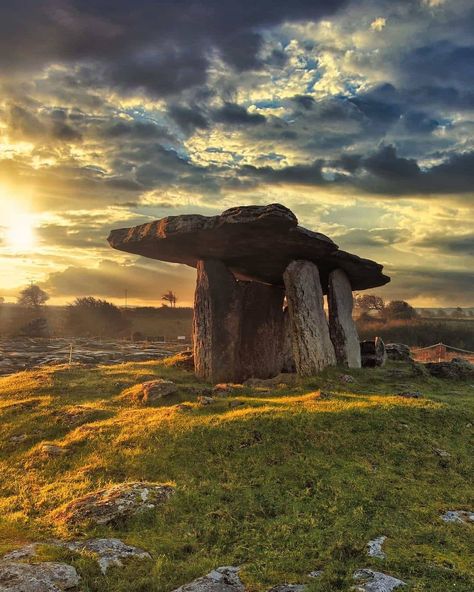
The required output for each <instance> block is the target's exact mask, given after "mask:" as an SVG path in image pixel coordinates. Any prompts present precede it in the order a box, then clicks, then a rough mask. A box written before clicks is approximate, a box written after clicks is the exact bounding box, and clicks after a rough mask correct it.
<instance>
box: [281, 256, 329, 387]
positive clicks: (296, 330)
mask: <svg viewBox="0 0 474 592" xmlns="http://www.w3.org/2000/svg"><path fill="white" fill-rule="evenodd" d="M283 280H284V282H285V288H286V298H287V301H288V310H289V314H290V323H291V337H292V343H293V354H294V358H295V365H296V371H297V372H298V374H300V375H301V376H312V375H314V374H317V373H318V372H319V371H320V370H322V369H323V368H325V367H326V366H333V365H335V364H336V355H335V352H334V347H333V345H332V342H331V338H330V336H329V327H328V323H327V319H326V315H325V313H324V304H323V303H324V301H323V291H322V288H321V281H320V278H319V270H318V268H317V266H316V265H315V264H314V263H311V262H310V261H292V262H291V263H290V264H289V265H288V267H287V268H286V270H285V272H284V274H283Z"/></svg>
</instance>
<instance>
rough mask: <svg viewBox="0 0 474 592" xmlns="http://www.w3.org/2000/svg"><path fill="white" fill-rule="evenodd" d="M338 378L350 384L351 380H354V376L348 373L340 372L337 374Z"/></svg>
mask: <svg viewBox="0 0 474 592" xmlns="http://www.w3.org/2000/svg"><path fill="white" fill-rule="evenodd" d="M339 380H340V382H342V383H344V384H352V383H353V382H355V378H354V377H353V376H351V375H350V374H341V375H340V376H339Z"/></svg>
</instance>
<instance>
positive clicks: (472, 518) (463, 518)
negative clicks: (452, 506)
mask: <svg viewBox="0 0 474 592" xmlns="http://www.w3.org/2000/svg"><path fill="white" fill-rule="evenodd" d="M441 520H444V522H457V523H461V524H473V523H474V512H470V511H468V510H448V511H447V512H445V513H444V514H443V515H442V516H441Z"/></svg>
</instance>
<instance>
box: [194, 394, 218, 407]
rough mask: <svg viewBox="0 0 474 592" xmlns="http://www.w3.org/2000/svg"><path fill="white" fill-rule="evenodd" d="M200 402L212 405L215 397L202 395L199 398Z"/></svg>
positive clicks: (203, 404)
mask: <svg viewBox="0 0 474 592" xmlns="http://www.w3.org/2000/svg"><path fill="white" fill-rule="evenodd" d="M197 400H198V403H199V404H200V405H202V406H205V405H212V404H213V403H214V402H215V399H214V398H213V397H206V396H205V395H201V396H199V397H198V398H197Z"/></svg>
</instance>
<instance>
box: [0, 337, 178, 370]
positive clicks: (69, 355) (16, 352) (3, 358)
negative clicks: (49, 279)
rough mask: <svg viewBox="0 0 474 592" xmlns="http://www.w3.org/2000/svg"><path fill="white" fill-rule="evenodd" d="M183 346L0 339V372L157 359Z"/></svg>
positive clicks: (173, 344) (111, 341)
mask: <svg viewBox="0 0 474 592" xmlns="http://www.w3.org/2000/svg"><path fill="white" fill-rule="evenodd" d="M187 347H189V346H187ZM183 349H186V346H183V345H181V344H176V343H166V344H162V343H156V342H138V343H133V342H130V341H124V340H113V339H103V340H99V339H77V338H76V339H63V338H51V339H34V338H15V339H1V340H0V375H4V374H11V373H13V372H19V371H21V370H29V369H31V368H37V367H40V366H52V365H58V364H68V363H69V362H72V363H75V364H77V363H79V364H120V363H121V362H137V361H146V360H157V359H162V358H165V357H167V356H170V355H173V354H174V353H176V352H178V351H181V350H183Z"/></svg>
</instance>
